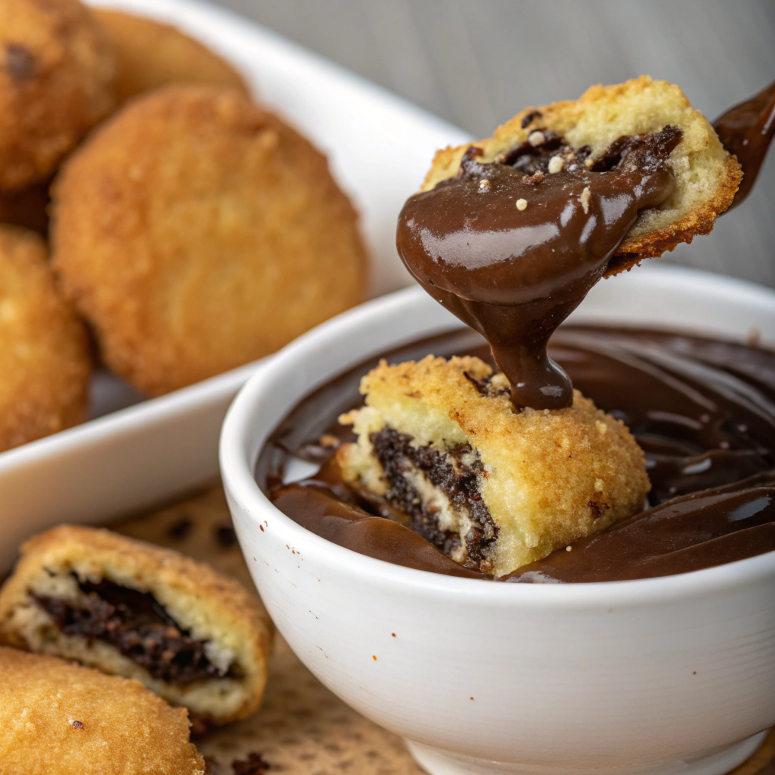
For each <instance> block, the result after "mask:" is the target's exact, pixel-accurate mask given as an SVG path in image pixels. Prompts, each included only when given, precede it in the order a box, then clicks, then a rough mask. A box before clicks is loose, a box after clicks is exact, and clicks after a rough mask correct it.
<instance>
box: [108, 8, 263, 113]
mask: <svg viewBox="0 0 775 775" xmlns="http://www.w3.org/2000/svg"><path fill="white" fill-rule="evenodd" d="M94 15H95V16H96V17H97V20H98V21H99V23H100V24H101V25H102V26H103V28H104V29H105V31H106V32H107V34H108V37H109V38H110V41H111V42H112V43H113V47H114V49H115V52H116V59H117V63H118V73H117V77H116V93H117V95H118V99H119V101H120V102H125V101H126V100H128V99H129V98H130V97H134V96H135V95H136V94H140V93H141V92H145V91H150V90H151V89H158V88H160V87H162V86H167V85H169V84H171V83H200V84H207V85H210V86H228V87H232V88H234V89H238V90H239V91H241V92H243V93H244V94H249V93H250V90H249V89H248V87H247V86H246V84H245V82H244V81H243V79H242V76H241V75H240V74H239V73H238V72H237V71H236V70H234V68H233V67H232V66H231V65H230V64H229V63H228V62H226V61H225V60H224V59H222V58H221V57H219V56H218V55H217V54H215V53H214V52H212V51H211V50H210V49H209V48H206V47H205V46H203V45H202V44H201V43H199V42H198V41H196V40H194V39H193V38H190V37H189V36H188V35H185V34H184V33H182V32H181V31H180V30H178V29H177V28H175V27H171V26H170V25H168V24H162V23H161V22H157V21H155V20H153V19H147V18H145V17H142V16H134V15H132V14H129V13H123V12H122V11H115V10H112V9H108V8H95V9H94Z"/></svg>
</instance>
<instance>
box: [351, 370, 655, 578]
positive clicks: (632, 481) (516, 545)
mask: <svg viewBox="0 0 775 775" xmlns="http://www.w3.org/2000/svg"><path fill="white" fill-rule="evenodd" d="M483 391H484V392H483ZM361 393H362V394H363V395H364V396H365V402H366V406H365V408H363V409H360V410H355V411H353V412H351V413H349V414H348V415H345V416H343V417H342V418H341V419H342V421H343V422H346V423H352V424H353V426H354V430H355V432H356V433H357V435H358V441H357V444H353V445H348V446H346V447H343V448H342V450H341V451H340V454H339V458H338V459H339V462H340V466H341V467H342V470H343V473H344V475H345V478H347V479H349V480H350V481H351V482H354V483H357V484H358V485H359V486H362V487H366V488H367V489H369V490H371V491H372V492H375V493H376V494H378V495H384V493H385V491H386V489H387V488H386V482H385V478H384V471H383V470H382V468H381V466H380V464H379V462H378V461H377V460H376V458H375V457H374V454H373V449H372V443H371V438H372V434H374V433H376V432H378V431H379V430H381V429H382V428H385V427H388V428H392V429H394V430H396V431H398V432H400V433H403V434H407V435H409V436H411V437H412V439H413V441H412V444H413V445H417V446H418V447H419V446H425V445H430V446H432V447H433V448H435V449H437V450H439V451H442V452H449V451H450V450H451V449H453V448H454V447H456V446H457V445H460V444H470V446H471V448H472V450H473V452H474V453H475V454H476V455H477V457H478V460H479V461H480V462H481V464H482V466H483V472H482V474H481V476H480V479H479V492H480V493H481V496H482V498H483V499H484V502H485V503H486V505H487V507H488V508H489V512H490V515H491V516H492V519H493V521H494V523H495V524H496V525H497V527H498V537H497V540H496V541H495V543H494V545H493V547H492V548H491V550H488V551H490V557H489V560H490V561H491V563H492V572H493V573H494V575H496V576H500V575H504V574H506V573H509V572H511V571H512V570H514V569H516V568H518V567H520V566H521V565H524V564H526V563H529V562H533V561H535V560H538V559H540V558H542V557H545V556H547V555H548V554H550V553H551V552H552V551H554V550H555V549H558V548H561V547H564V546H566V545H568V544H570V543H571V542H573V541H574V540H576V539H577V538H580V537H582V536H586V535H590V534H592V533H595V532H599V531H600V530H603V529H604V528H606V527H608V526H609V525H611V524H613V523H614V522H616V521H618V520H620V519H624V518H626V517H629V516H631V515H632V514H634V513H637V512H638V511H639V510H640V509H641V508H642V506H643V503H644V499H645V496H646V494H647V492H648V490H649V487H650V485H649V481H648V476H647V475H646V466H645V459H644V455H643V452H642V450H641V449H640V447H639V446H638V445H637V443H636V442H635V440H634V439H633V437H632V435H631V434H630V432H629V431H628V430H627V428H626V427H625V426H624V424H623V423H621V422H620V421H619V420H616V419H614V418H613V417H611V416H610V415H607V414H605V413H604V412H602V411H600V410H599V409H596V408H595V406H594V404H593V403H592V401H590V400H589V399H587V398H585V397H584V396H582V395H581V394H580V393H579V392H578V391H575V393H574V402H573V406H572V407H569V408H567V409H560V410H534V409H523V410H521V411H516V410H515V409H514V407H513V405H512V403H511V400H510V398H509V393H508V382H507V380H506V378H505V377H504V375H502V374H495V375H494V374H493V372H492V369H491V368H490V367H489V366H488V365H487V364H486V363H484V362H483V361H481V360H480V359H478V358H473V357H463V358H457V357H454V358H451V359H449V360H445V359H443V358H437V357H434V356H428V357H426V358H424V359H423V360H421V361H419V362H414V361H410V362H407V363H402V364H398V365H388V364H387V363H386V362H384V361H383V362H382V363H380V365H379V366H378V367H377V368H376V369H374V370H373V371H371V372H369V373H368V374H367V375H366V376H365V377H364V378H363V380H362V382H361ZM461 538H464V536H461ZM455 559H457V558H455Z"/></svg>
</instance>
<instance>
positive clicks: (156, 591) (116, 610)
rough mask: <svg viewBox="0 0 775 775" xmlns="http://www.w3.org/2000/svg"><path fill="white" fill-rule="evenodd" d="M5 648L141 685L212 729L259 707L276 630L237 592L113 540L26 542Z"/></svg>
mask: <svg viewBox="0 0 775 775" xmlns="http://www.w3.org/2000/svg"><path fill="white" fill-rule="evenodd" d="M0 639H2V641H3V642H5V643H7V644H8V645H12V646H16V647H19V648H23V649H28V650H30V651H35V652H41V653H46V654H51V655H54V656H59V657H64V658H66V659H73V660H76V661H78V662H80V663H82V664H84V665H88V666H90V667H95V668H97V669H99V670H102V671H103V672H106V673H112V674H116V675H121V676H124V677H127V678H136V679H138V680H139V681H141V682H142V683H144V684H145V685H146V686H148V687H149V688H150V689H152V690H153V691H155V692H156V693H157V694H159V695H160V696H162V697H163V698H164V699H166V700H168V701H169V702H171V703H173V704H175V705H182V706H184V707H187V708H188V709H189V711H190V713H191V716H192V718H193V720H194V722H195V724H196V725H197V726H198V727H200V728H203V727H206V726H207V725H210V724H222V723H226V722H228V721H232V720H234V719H238V718H242V717H244V716H246V715H248V714H249V713H251V712H252V711H254V710H255V709H256V708H257V707H258V705H259V704H260V702H261V698H262V695H263V692H264V687H265V685H266V673H267V665H266V660H267V656H268V652H269V648H270V642H271V625H270V622H269V619H268V617H267V615H266V613H265V612H264V610H263V609H262V608H261V606H260V604H259V603H258V601H257V600H256V599H255V598H254V597H252V596H251V595H249V594H248V593H247V591H246V590H245V589H244V588H243V587H241V586H240V585H239V584H238V583H237V582H236V581H234V580H232V579H229V578H226V577H224V576H221V575H220V574H217V573H216V572H215V571H213V570H212V569H211V568H210V567H209V566H207V565H204V564H202V563H197V562H195V561H194V560H191V559H189V558H187V557H184V556H183V555H180V554H178V553H177V552H173V551H169V550H164V549H159V548H157V547H153V546H150V545H148V544H144V543H141V542H139V541H133V540H131V539H128V538H124V537H121V536H118V535H116V534H114V533H110V532H108V531H106V530H94V529H90V528H79V527H60V528H55V529H54V530H50V531H49V532H47V533H44V534H42V535H40V536H37V537H36V538H33V539H32V540H30V541H28V542H27V543H26V544H25V545H24V547H23V549H22V558H21V560H20V562H19V564H18V566H17V568H16V571H15V572H14V574H13V576H11V578H10V579H9V580H8V581H7V582H6V584H5V586H4V587H3V589H2V591H0Z"/></svg>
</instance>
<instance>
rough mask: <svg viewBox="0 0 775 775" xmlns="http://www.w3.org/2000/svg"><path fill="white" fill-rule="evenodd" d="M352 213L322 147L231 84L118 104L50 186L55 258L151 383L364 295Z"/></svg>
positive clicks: (232, 355)
mask: <svg viewBox="0 0 775 775" xmlns="http://www.w3.org/2000/svg"><path fill="white" fill-rule="evenodd" d="M357 221H358V217H357V214H356V212H355V209H354V208H353V206H352V205H351V203H350V201H349V199H348V198H347V196H346V195H345V194H344V193H343V192H342V191H341V189H340V188H339V187H338V186H337V184H336V182H335V181H334V179H333V177H332V176H331V173H330V172H329V169H328V163H327V161H326V158H325V156H324V155H323V154H322V153H320V152H319V151H318V150H317V149H316V148H314V147H313V146H312V144H311V143H310V142H309V141H308V140H306V139H305V138H304V137H302V136H301V135H300V134H299V133H298V132H296V131H295V130H294V129H293V128H291V127H290V126H289V125H288V124H286V123H285V122H284V121H282V120H281V119H280V118H278V117H277V116H276V115H274V114H272V113H270V112H269V111H267V110H265V109H263V108H261V107H258V106H257V105H254V104H253V103H251V102H250V101H249V100H248V99H247V98H246V97H245V96H244V95H242V94H240V93H239V92H237V91H234V90H226V89H214V88H210V87H201V86H169V87H166V88H165V89H161V90H157V91H155V92H152V93H150V94H148V95H145V96H142V97H138V98H137V99H135V100H133V101H132V102H131V103H129V104H127V105H126V106H125V107H124V108H123V109H122V110H121V111H120V112H119V113H118V114H116V115H115V116H114V117H113V118H112V119H111V120H110V121H108V122H107V123H106V124H105V125H103V126H102V127H100V129H99V130H98V131H97V132H96V133H95V134H94V135H93V136H92V138H91V139H90V140H89V141H88V142H87V143H86V144H85V145H84V146H82V147H81V148H80V149H79V150H78V152H77V153H76V154H74V155H73V156H72V157H71V158H70V159H69V160H68V162H67V164H66V165H65V166H64V168H63V170H62V172H61V174H60V175H59V177H58V179H57V181H56V183H55V185H54V189H53V223H52V252H53V265H54V268H55V271H56V272H57V273H58V274H59V276H60V278H61V280H62V284H63V287H64V289H65V292H66V294H67V295H68V297H69V298H70V299H72V300H73V302H74V303H75V304H76V306H77V308H78V309H79V311H80V312H81V313H82V314H83V315H84V317H85V318H86V319H87V320H88V321H89V322H90V323H91V324H92V326H93V328H94V331H95V333H96V336H97V340H98V343H99V346H100V349H101V353H102V356H103V358H104V360H105V362H106V363H107V364H108V365H109V366H110V367H111V368H112V369H113V370H114V371H115V372H117V373H118V374H120V375H121V376H123V377H125V378H126V379H127V380H128V381H129V382H130V383H132V384H133V385H134V386H135V387H136V388H138V389H139V390H142V391H145V392H147V393H149V394H151V395H159V394H162V393H166V392H168V391H170V390H174V389H176V388H179V387H183V386H185V385H189V384H191V383H193V382H197V381H198V380H201V379H205V378H206V377H210V376H212V375H214V374H218V373H220V372H222V371H226V370H227V369H230V368H233V367H235V366H239V365H242V364H244V363H247V362H249V361H253V360H255V359H257V358H261V357H263V356H264V355H267V354H269V353H271V352H273V351H274V350H276V349H278V348H279V347H281V346H283V345H284V344H286V343H287V342H289V341H291V340H292V339H294V338H295V337H297V336H298V335H299V334H301V333H302V332H304V331H306V330H307V329H309V328H311V327H313V326H314V325H316V324H318V323H320V322H322V321H323V320H325V319H327V318H329V317H332V316H333V315H336V314H338V313H339V312H342V311H343V310H345V309H347V308H348V307H352V306H354V305H356V304H358V303H359V302H361V301H362V300H363V299H364V294H365V276H366V268H367V257H366V251H365V249H364V246H363V243H362V241H361V237H360V233H359V230H358V223H357Z"/></svg>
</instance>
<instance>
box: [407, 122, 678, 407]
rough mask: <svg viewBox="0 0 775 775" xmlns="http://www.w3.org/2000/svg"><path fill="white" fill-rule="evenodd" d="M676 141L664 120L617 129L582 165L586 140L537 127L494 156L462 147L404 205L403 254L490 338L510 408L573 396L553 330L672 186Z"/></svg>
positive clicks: (562, 403) (559, 402)
mask: <svg viewBox="0 0 775 775" xmlns="http://www.w3.org/2000/svg"><path fill="white" fill-rule="evenodd" d="M680 138H681V133H680V131H679V130H678V129H676V128H674V127H669V126H668V127H665V129H664V130H662V131H661V132H658V133H656V134H653V135H643V136H637V137H622V138H619V140H617V141H616V142H615V143H613V144H612V145H611V147H610V148H609V149H608V150H607V151H606V152H605V153H604V154H603V156H602V157H601V159H599V160H598V161H597V162H596V164H595V165H593V166H592V167H591V168H587V166H586V164H585V163H584V160H585V159H586V157H587V156H588V154H589V148H586V147H585V148H580V149H573V148H570V147H569V146H568V145H567V144H566V143H565V142H564V140H563V139H562V138H561V137H559V136H557V135H555V134H553V133H552V132H550V131H548V130H535V131H534V132H532V133H531V134H530V140H529V141H528V142H525V143H522V144H520V145H518V146H517V147H515V148H513V149H512V150H510V151H509V152H507V153H506V154H504V155H503V157H502V158H501V159H499V160H496V161H495V162H492V163H481V162H480V161H479V160H478V154H480V153H481V152H480V151H479V149H476V148H474V147H472V148H470V149H469V150H468V152H467V153H466V155H465V157H464V159H463V161H462V163H461V169H460V174H459V175H458V176H457V177H455V178H451V179H449V180H444V181H442V182H440V183H439V184H438V185H437V186H436V187H435V188H434V189H432V190H431V191H426V192H424V193H420V194H416V195H415V196H413V197H411V198H410V199H409V200H408V201H407V203H406V204H405V206H404V208H403V210H402V211H401V215H400V217H399V221H398V232H397V246H398V252H399V254H400V255H401V258H402V260H403V261H404V263H405V264H406V266H407V268H408V269H409V271H410V272H411V273H412V275H413V276H414V277H415V278H416V279H417V281H418V282H419V283H420V284H421V285H422V287H423V288H424V289H425V290H426V291H427V292H428V293H429V294H430V295H431V296H433V298H434V299H436V300H437V301H438V302H439V303H441V304H443V305H444V306H445V307H447V308H448V309H449V310H450V311H451V312H453V313H454V314H455V315H456V316H457V317H459V318H460V319H461V320H462V321H464V322H465V323H467V324H468V325H469V326H471V327H472V328H473V329H475V330H476V331H479V332H480V333H481V334H482V335H483V336H484V337H485V338H486V339H487V341H488V342H489V344H490V347H491V348H492V353H493V357H494V358H495V361H496V363H497V364H498V366H499V367H500V369H501V370H502V371H503V372H504V373H505V374H506V376H507V377H508V378H509V381H510V383H511V386H512V388H511V393H512V400H513V402H514V404H515V406H517V407H523V406H530V407H534V408H537V409H561V408H563V407H567V406H570V405H571V403H572V402H573V386H572V384H571V380H570V379H569V378H568V376H567V374H565V372H564V371H563V370H562V369H561V368H560V367H559V366H558V365H557V364H556V363H555V362H554V361H552V360H551V358H549V357H548V355H547V351H546V347H547V343H548V341H549V337H550V336H551V335H552V332H553V331H554V330H555V329H556V328H557V326H558V325H559V324H560V323H561V322H562V321H563V320H565V318H566V317H567V316H568V315H569V314H570V313H571V312H572V311H573V310H574V309H575V308H576V307H577V306H578V305H579V304H580V303H581V301H582V300H583V299H584V297H585V296H586V295H587V293H588V292H589V290H590V288H592V286H593V285H594V284H595V283H596V282H597V281H598V280H599V279H600V277H601V276H602V275H603V272H604V271H605V268H606V264H607V263H608V260H609V259H610V258H611V256H612V255H613V253H614V251H615V250H616V248H617V247H618V245H619V243H620V242H621V241H622V240H623V239H624V237H625V235H626V234H627V232H628V230H629V229H630V227H631V226H632V224H633V223H634V222H635V219H636V218H637V216H638V213H639V211H640V210H642V209H644V208H647V207H656V206H657V205H659V204H661V203H662V202H664V201H665V199H667V197H668V196H669V195H670V194H671V192H672V191H673V188H674V185H675V181H674V178H673V176H672V173H671V172H670V171H669V170H668V168H667V167H666V165H665V164H664V161H665V159H666V158H667V157H668V155H669V154H670V151H671V150H672V149H673V148H674V147H675V146H676V145H677V144H678V142H679V141H680ZM555 158H557V159H558V161H557V162H553V161H552V160H553V159H555ZM560 159H561V160H562V161H559V160H560ZM560 165H562V169H561V170H560V171H558V172H554V173H553V174H549V172H550V170H553V169H556V168H557V167H558V166H560Z"/></svg>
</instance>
